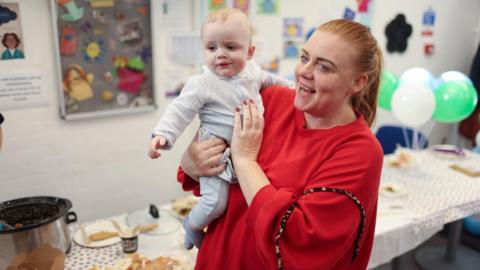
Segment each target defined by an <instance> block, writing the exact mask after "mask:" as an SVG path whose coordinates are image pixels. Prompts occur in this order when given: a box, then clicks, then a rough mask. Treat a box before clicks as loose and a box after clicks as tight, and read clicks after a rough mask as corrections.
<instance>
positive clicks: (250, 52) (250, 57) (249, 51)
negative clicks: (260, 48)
mask: <svg viewBox="0 0 480 270" xmlns="http://www.w3.org/2000/svg"><path fill="white" fill-rule="evenodd" d="M254 53H255V46H253V45H252V46H249V47H248V54H247V60H250V59H252V57H253V54H254Z"/></svg>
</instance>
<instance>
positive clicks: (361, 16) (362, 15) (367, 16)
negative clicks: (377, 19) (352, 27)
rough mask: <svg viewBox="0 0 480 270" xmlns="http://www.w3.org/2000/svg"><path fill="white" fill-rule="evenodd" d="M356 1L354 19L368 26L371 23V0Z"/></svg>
mask: <svg viewBox="0 0 480 270" xmlns="http://www.w3.org/2000/svg"><path fill="white" fill-rule="evenodd" d="M356 1H357V5H358V7H357V14H356V19H355V20H356V21H357V22H359V23H361V24H363V25H365V26H370V25H371V23H372V14H373V0H356Z"/></svg>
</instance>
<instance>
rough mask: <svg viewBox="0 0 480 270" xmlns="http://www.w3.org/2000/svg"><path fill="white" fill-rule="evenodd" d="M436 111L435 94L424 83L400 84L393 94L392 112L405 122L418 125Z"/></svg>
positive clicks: (408, 124)
mask: <svg viewBox="0 0 480 270" xmlns="http://www.w3.org/2000/svg"><path fill="white" fill-rule="evenodd" d="M434 111H435V95H434V94H433V91H432V90H431V89H430V88H428V87H427V86H425V85H423V84H405V85H400V86H399V87H398V88H397V90H396V91H395V92H394V93H393V96H392V113H393V115H395V117H396V118H397V119H398V120H399V121H400V122H401V123H403V124H405V125H407V126H410V127H418V126H421V125H423V124H425V123H426V122H427V121H428V120H429V119H430V118H431V117H432V114H433V112H434Z"/></svg>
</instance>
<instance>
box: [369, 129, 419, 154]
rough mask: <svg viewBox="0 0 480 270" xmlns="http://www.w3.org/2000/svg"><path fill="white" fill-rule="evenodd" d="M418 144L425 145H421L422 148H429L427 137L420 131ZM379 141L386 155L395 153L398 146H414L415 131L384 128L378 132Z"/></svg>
mask: <svg viewBox="0 0 480 270" xmlns="http://www.w3.org/2000/svg"><path fill="white" fill-rule="evenodd" d="M417 134H418V135H417V136H418V139H417V140H418V142H420V143H422V142H423V145H419V147H420V148H426V147H427V146H428V139H427V137H426V136H425V135H424V134H422V133H421V132H420V131H417ZM376 136H377V139H378V141H379V142H380V144H381V145H382V148H383V153H384V154H385V155H387V154H391V153H393V152H395V149H397V145H400V146H402V147H410V148H412V146H413V129H411V128H407V127H399V126H382V127H380V128H379V129H378V130H377V133H376Z"/></svg>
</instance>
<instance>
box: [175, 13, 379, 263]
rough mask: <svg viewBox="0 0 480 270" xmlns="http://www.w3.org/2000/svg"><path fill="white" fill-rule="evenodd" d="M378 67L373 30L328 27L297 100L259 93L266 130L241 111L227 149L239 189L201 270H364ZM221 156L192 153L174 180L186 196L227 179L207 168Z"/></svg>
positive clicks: (303, 60)
mask: <svg viewBox="0 0 480 270" xmlns="http://www.w3.org/2000/svg"><path fill="white" fill-rule="evenodd" d="M381 62H382V56H381V52H380V49H379V48H378V46H377V43H376V40H375V39H374V38H373V36H372V35H371V33H370V31H369V29H368V28H366V27H365V26H362V25H361V24H358V23H355V22H351V21H347V20H334V21H330V22H327V23H325V24H323V25H322V26H320V27H319V28H318V29H317V30H316V31H315V33H314V34H313V35H312V36H311V38H310V39H309V40H308V41H307V43H306V44H305V46H304V48H303V50H302V53H301V56H300V61H299V63H298V65H297V67H296V68H295V78H296V89H295V91H292V90H289V89H287V88H282V87H270V88H267V89H265V90H263V92H262V98H263V102H264V106H265V114H264V117H265V120H264V121H265V122H263V118H262V116H261V114H259V112H258V111H257V110H256V108H255V106H253V104H252V103H248V102H244V104H243V105H242V110H243V119H242V121H241V119H240V113H239V112H238V111H237V112H236V117H235V128H234V134H233V139H232V145H231V149H232V160H233V163H234V167H235V171H236V173H237V176H238V182H239V185H238V186H236V185H232V186H231V188H230V198H229V202H228V205H227V210H226V211H225V214H224V215H223V216H222V217H220V218H219V219H217V220H216V221H215V222H213V223H212V224H211V225H210V226H209V228H208V231H207V234H206V236H205V240H204V242H203V244H202V246H201V248H200V250H199V254H198V258H197V265H196V269H303V270H305V269H365V268H366V267H367V264H368V259H369V257H370V252H371V247H372V242H373V237H374V228H375V218H376V206H377V197H378V185H379V181H380V173H381V167H382V160H383V153H382V150H381V147H380V145H379V143H378V142H377V140H376V139H375V137H374V135H373V134H372V133H371V131H370V128H369V126H370V125H371V124H372V122H373V120H374V117H375V113H376V99H377V93H378V84H379V75H380V71H381ZM292 105H293V106H292ZM264 123H265V128H264V129H263V124H264ZM262 130H263V133H262ZM260 145H261V146H260ZM222 148H224V145H222V142H221V141H220V142H219V141H210V142H208V143H202V144H197V143H192V145H191V147H190V148H189V151H188V152H187V153H186V154H185V155H184V157H183V158H182V168H183V170H184V171H185V172H186V174H184V173H183V171H181V170H180V171H179V175H178V178H179V181H181V182H182V183H183V188H184V189H186V190H189V189H196V188H197V186H198V183H196V182H195V181H194V179H195V178H196V177H197V176H198V175H208V174H214V173H217V171H218V170H221V169H222V168H221V166H220V168H218V167H214V168H210V167H211V166H213V164H215V162H216V161H217V160H219V159H220V157H219V155H218V153H219V152H220V150H221V149H222ZM205 149H206V150H205ZM189 176H190V177H189Z"/></svg>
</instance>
